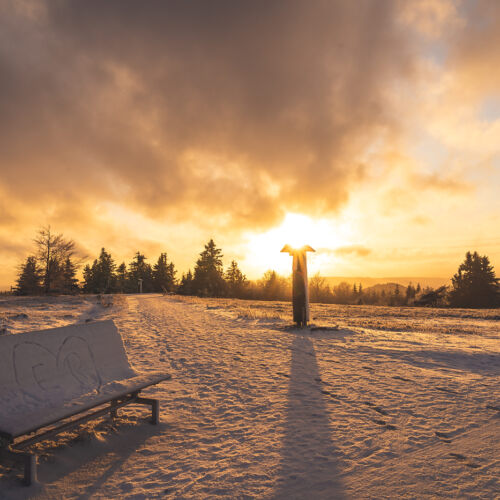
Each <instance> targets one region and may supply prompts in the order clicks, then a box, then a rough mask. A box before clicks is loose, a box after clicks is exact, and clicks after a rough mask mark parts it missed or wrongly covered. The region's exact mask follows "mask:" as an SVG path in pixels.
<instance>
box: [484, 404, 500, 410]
mask: <svg viewBox="0 0 500 500" xmlns="http://www.w3.org/2000/svg"><path fill="white" fill-rule="evenodd" d="M486 408H487V409H488V410H496V411H500V406H493V405H486Z"/></svg>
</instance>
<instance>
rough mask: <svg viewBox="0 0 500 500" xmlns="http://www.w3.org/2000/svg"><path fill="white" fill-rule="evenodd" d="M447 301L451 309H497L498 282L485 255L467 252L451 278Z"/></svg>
mask: <svg viewBox="0 0 500 500" xmlns="http://www.w3.org/2000/svg"><path fill="white" fill-rule="evenodd" d="M451 281H452V284H453V289H452V290H451V291H450V294H449V300H450V305H452V306H453V307H498V306H499V305H500V287H499V280H498V278H497V277H496V276H495V271H494V269H493V266H492V265H491V264H490V261H489V259H488V257H487V256H486V255H484V256H482V257H481V256H480V255H479V254H478V253H477V252H474V253H473V254H471V253H470V252H467V253H466V255H465V260H464V262H463V263H462V264H460V266H459V268H458V271H457V273H456V274H455V275H454V276H453V278H452V280H451Z"/></svg>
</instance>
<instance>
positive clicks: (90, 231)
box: [0, 0, 500, 289]
mask: <svg viewBox="0 0 500 500" xmlns="http://www.w3.org/2000/svg"><path fill="white" fill-rule="evenodd" d="M0 127H1V130H0V255H1V267H0V289H6V288H8V287H9V286H10V285H11V284H13V283H14V280H15V276H16V266H17V265H18V264H20V263H21V262H22V261H23V260H24V259H25V257H26V256H27V255H28V254H29V253H30V252H32V251H33V245H32V238H33V237H34V235H35V233H36V231H37V229H38V228H39V227H40V226H41V225H46V224H50V225H51V226H52V229H53V230H54V231H55V232H62V233H63V234H64V235H65V236H66V237H68V238H73V239H74V240H75V241H76V242H77V244H78V248H79V251H80V252H81V253H82V254H86V255H88V256H89V258H91V259H93V258H95V257H96V256H97V255H98V253H99V250H100V248H101V247H102V246H104V247H106V249H107V250H109V251H110V252H111V253H112V255H113V257H114V258H115V260H116V261H117V262H118V263H119V262H121V261H122V260H125V261H126V262H129V261H130V260H131V258H132V256H133V253H134V252H135V251H136V250H138V249H139V250H141V251H142V252H144V253H145V254H146V256H148V257H149V259H150V262H152V261H153V260H155V259H156V258H157V257H158V254H159V253H160V252H162V251H166V252H167V253H168V256H169V259H171V260H173V261H174V263H175V264H176V267H177V268H178V269H179V270H180V271H181V272H182V271H186V270H187V269H188V267H190V266H192V265H193V263H194V261H195V259H196V257H197V255H198V253H199V252H200V251H201V250H202V249H203V245H204V243H206V241H207V240H208V239H209V238H212V237H213V238H214V239H215V242H216V243H217V245H218V246H219V247H222V249H223V252H224V256H225V258H224V260H225V263H226V264H228V263H229V261H230V260H231V259H236V260H237V261H238V262H239V263H240V266H241V268H242V270H243V272H245V273H246V274H247V275H248V276H249V277H250V278H256V277H260V275H261V274H262V273H263V272H264V271H265V270H267V269H269V268H275V269H276V270H278V271H280V272H286V273H288V272H289V271H290V269H289V268H290V259H289V257H288V256H286V255H284V254H280V253H279V251H280V249H281V247H282V246H283V244H285V243H294V242H295V238H296V237H297V235H302V236H303V238H304V242H305V243H308V244H310V245H311V246H313V247H314V248H316V250H317V252H316V254H314V256H311V260H310V262H311V264H310V265H311V272H316V271H318V270H320V271H321V273H322V274H323V275H325V276H332V275H336V276H373V277H382V276H429V277H431V276H444V277H450V276H451V275H452V274H453V273H454V272H455V271H456V269H457V267H458V265H459V263H460V262H461V261H462V260H463V257H464V254H465V252H466V251H467V250H477V251H479V252H480V253H481V254H486V255H488V256H489V257H490V260H491V262H492V264H493V265H494V266H495V267H496V270H497V272H498V270H499V269H500V229H499V228H500V2H498V1H495V0H483V1H482V0H470V1H468V0H463V1H460V0H407V1H406V0H400V1H399V0H394V1H390V0H359V1H355V2H350V1H333V0H332V1H320V0H317V1H316V0H314V1H303V0H300V1H299V0H297V1H295V0H283V1H273V0H270V1H267V0H266V1H247V2H244V1H237V2H235V1H230V0H227V1H218V0H215V1H201V0H200V1H196V0H195V1H188V2H186V1H180V0H179V1H162V2H160V1H150V2H140V1H137V2H131V1H113V0H110V1H106V2H102V1H92V0H90V1H78V2H77V1H64V0H59V1H41V0H40V1H39V0H0Z"/></svg>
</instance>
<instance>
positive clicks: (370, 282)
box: [310, 276, 450, 291]
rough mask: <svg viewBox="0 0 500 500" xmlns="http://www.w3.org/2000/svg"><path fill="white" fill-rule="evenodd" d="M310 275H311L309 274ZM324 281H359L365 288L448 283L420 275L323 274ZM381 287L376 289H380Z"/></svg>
mask: <svg viewBox="0 0 500 500" xmlns="http://www.w3.org/2000/svg"><path fill="white" fill-rule="evenodd" d="M310 277H311V276H310ZM324 278H325V280H326V282H327V283H328V284H329V285H330V286H331V287H333V286H337V285H338V284H339V283H342V282H343V281H344V282H346V283H349V284H350V285H354V284H356V286H358V285H359V283H361V285H362V286H363V288H365V289H367V288H370V287H374V286H376V285H390V286H389V289H394V288H396V284H398V285H400V286H402V287H405V288H406V287H407V286H408V285H409V284H410V283H412V284H413V285H414V286H417V283H420V286H421V287H422V288H425V287H427V286H430V287H431V288H439V287H440V286H443V285H450V279H449V278H425V277H424V278H422V277H411V278H405V277H403V278H366V277H364V278H363V277H361V278H356V277H354V278H353V277H351V276H349V277H347V276H325V277H324ZM381 290H382V289H380V290H378V291H381Z"/></svg>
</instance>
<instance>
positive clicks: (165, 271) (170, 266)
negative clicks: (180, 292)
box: [153, 253, 177, 293]
mask: <svg viewBox="0 0 500 500" xmlns="http://www.w3.org/2000/svg"><path fill="white" fill-rule="evenodd" d="M176 273H177V271H176V270H175V266H174V263H173V262H170V263H169V262H168V260H167V254H166V253H162V254H160V256H159V257H158V261H157V262H156V264H155V265H154V266H153V283H154V288H155V292H163V293H166V292H173V291H174V289H175V275H176Z"/></svg>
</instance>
